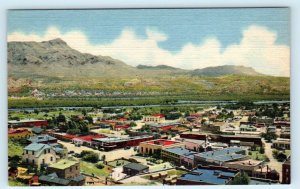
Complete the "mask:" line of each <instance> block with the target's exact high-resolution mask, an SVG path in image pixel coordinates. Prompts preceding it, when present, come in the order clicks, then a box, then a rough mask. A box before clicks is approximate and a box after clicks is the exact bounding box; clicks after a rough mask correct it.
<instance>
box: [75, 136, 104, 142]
mask: <svg viewBox="0 0 300 189" xmlns="http://www.w3.org/2000/svg"><path fill="white" fill-rule="evenodd" d="M105 137H106V136H105V135H87V136H80V137H75V138H76V139H80V140H84V141H89V142H90V141H92V139H94V138H105Z"/></svg>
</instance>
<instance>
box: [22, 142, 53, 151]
mask: <svg viewBox="0 0 300 189" xmlns="http://www.w3.org/2000/svg"><path fill="white" fill-rule="evenodd" d="M46 148H51V146H50V145H48V144H40V143H31V144H29V145H28V146H26V147H25V148H24V150H29V151H35V152H36V151H40V150H42V149H46Z"/></svg>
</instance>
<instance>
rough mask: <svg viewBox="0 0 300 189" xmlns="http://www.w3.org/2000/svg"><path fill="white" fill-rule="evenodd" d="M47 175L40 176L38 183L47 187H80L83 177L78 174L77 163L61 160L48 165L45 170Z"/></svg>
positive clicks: (78, 165) (83, 180) (78, 164)
mask: <svg viewBox="0 0 300 189" xmlns="http://www.w3.org/2000/svg"><path fill="white" fill-rule="evenodd" d="M47 172H48V173H50V174H48V175H42V176H40V178H39V181H40V182H41V183H43V184H45V185H49V186H82V185H83V184H84V183H85V177H84V176H83V175H82V174H81V173H80V163H79V162H78V161H73V160H68V159H62V160H60V161H58V162H57V163H54V164H52V165H50V166H49V167H48V169H47Z"/></svg>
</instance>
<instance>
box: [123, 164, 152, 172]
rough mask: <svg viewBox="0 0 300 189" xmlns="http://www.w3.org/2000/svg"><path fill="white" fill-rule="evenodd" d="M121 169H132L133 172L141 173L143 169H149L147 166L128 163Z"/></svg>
mask: <svg viewBox="0 0 300 189" xmlns="http://www.w3.org/2000/svg"><path fill="white" fill-rule="evenodd" d="M123 167H124V168H129V169H133V170H138V171H142V170H144V169H147V168H149V167H148V166H146V165H143V164H140V163H129V164H126V165H124V166H123Z"/></svg>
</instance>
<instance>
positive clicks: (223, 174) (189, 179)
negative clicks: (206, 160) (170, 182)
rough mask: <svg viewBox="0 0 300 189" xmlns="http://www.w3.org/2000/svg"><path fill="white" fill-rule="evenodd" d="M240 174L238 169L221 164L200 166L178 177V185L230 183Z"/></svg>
mask: <svg viewBox="0 0 300 189" xmlns="http://www.w3.org/2000/svg"><path fill="white" fill-rule="evenodd" d="M237 175H239V171H238V170H234V169H229V168H226V167H219V166H198V167H197V168H196V169H193V170H192V171H191V172H188V173H186V174H183V175H181V176H180V177H179V178H177V182H176V184H177V185H228V184H230V183H231V181H232V180H233V179H234V178H235V177H236V176H237Z"/></svg>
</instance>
